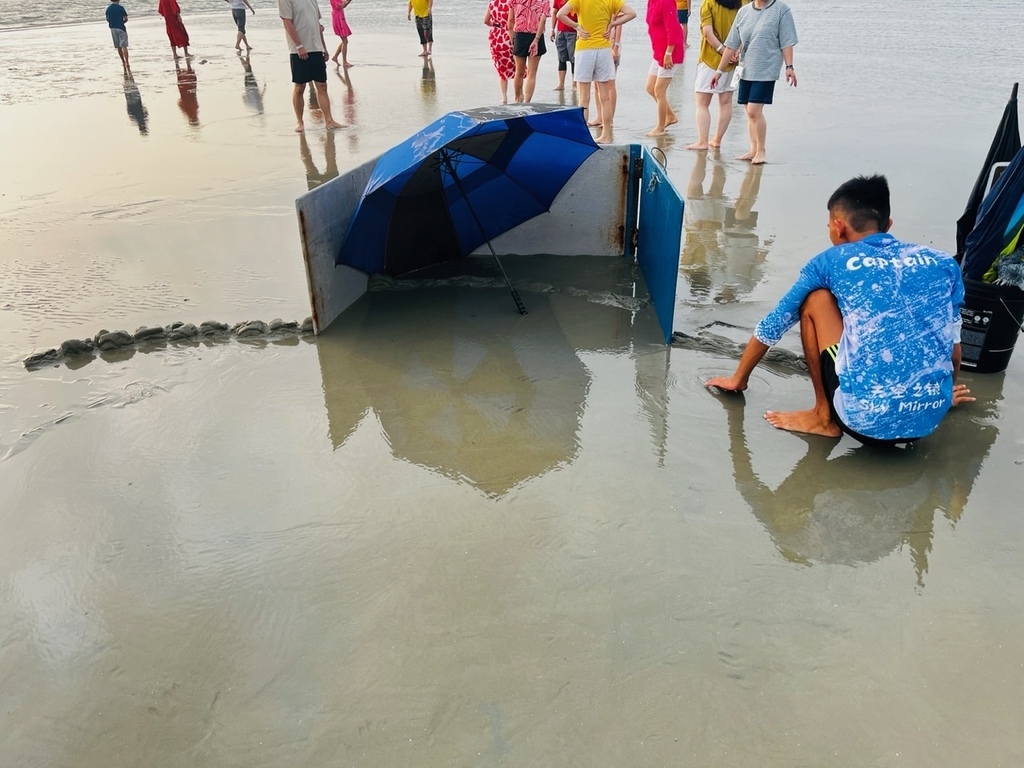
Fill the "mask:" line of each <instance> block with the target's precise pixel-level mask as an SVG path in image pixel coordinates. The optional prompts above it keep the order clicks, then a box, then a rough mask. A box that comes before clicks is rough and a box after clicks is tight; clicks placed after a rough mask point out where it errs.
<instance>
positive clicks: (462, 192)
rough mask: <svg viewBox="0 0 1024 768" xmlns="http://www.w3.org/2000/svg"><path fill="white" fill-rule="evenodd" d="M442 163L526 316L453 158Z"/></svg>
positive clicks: (520, 312) (506, 283) (517, 304)
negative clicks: (460, 177)
mask: <svg viewBox="0 0 1024 768" xmlns="http://www.w3.org/2000/svg"><path fill="white" fill-rule="evenodd" d="M441 162H442V163H444V167H445V170H447V171H448V173H449V174H451V177H452V180H453V181H454V182H455V187H456V188H457V189H458V190H459V194H460V195H462V199H463V200H465V201H466V207H467V208H468V209H469V214H470V216H472V217H473V221H475V222H476V225H477V227H479V228H480V234H482V235H483V236H484V242H485V243H487V250H489V251H490V252H491V256H493V257H494V262H495V263H496V264H497V265H498V269H500V270H501V276H502V277H503V278H505V285H507V286H508V290H509V292H510V293H511V294H512V299H513V301H515V303H516V309H518V310H519V314H520V315H525V314H526V305H525V304H523V300H522V299H521V298H519V291H517V290H516V289H515V286H514V285H512V281H511V280H509V279H508V274H507V273H506V272H505V267H503V266H502V264H501V259H499V258H498V254H497V253H495V251H494V246H493V245H491V240H490V238H488V237H487V234H486V233H485V232H484V225H483V224H482V223H481V221H480V219H479V218H478V217H477V215H476V211H475V210H473V206H472V205H471V204H470V202H469V198H468V197H466V190H464V189H463V188H462V182H461V181H460V180H459V177H458V174H456V173H455V168H454V167H453V165H452V161H451V158H450V157H448V155H447V153H442V154H441Z"/></svg>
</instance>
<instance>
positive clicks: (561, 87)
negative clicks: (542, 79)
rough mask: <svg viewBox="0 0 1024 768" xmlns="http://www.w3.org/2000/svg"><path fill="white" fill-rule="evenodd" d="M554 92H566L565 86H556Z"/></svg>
mask: <svg viewBox="0 0 1024 768" xmlns="http://www.w3.org/2000/svg"><path fill="white" fill-rule="evenodd" d="M552 90H555V91H564V90H565V86H564V85H556V86H555V87H554V88H553V89H552Z"/></svg>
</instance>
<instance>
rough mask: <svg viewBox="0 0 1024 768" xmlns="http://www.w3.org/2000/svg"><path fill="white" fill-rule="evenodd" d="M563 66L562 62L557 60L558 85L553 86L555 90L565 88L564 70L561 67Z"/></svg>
mask: <svg viewBox="0 0 1024 768" xmlns="http://www.w3.org/2000/svg"><path fill="white" fill-rule="evenodd" d="M564 66H565V64H564V63H563V62H559V64H558V67H559V69H558V85H556V86H555V90H556V91H564V90H565V70H564V69H562V67H564Z"/></svg>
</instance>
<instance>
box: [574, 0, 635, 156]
mask: <svg viewBox="0 0 1024 768" xmlns="http://www.w3.org/2000/svg"><path fill="white" fill-rule="evenodd" d="M571 13H575V14H576V21H573V20H572V19H571V18H569V14H571ZM556 18H557V19H558V20H559V21H561V22H562V23H563V24H566V25H568V26H570V27H573V28H574V29H575V30H576V82H577V83H578V84H579V103H580V104H584V105H586V104H589V103H590V85H591V83H597V97H598V99H600V101H601V107H602V110H601V111H602V118H603V120H602V124H601V132H600V133H599V134H598V136H597V138H596V139H595V141H596V142H597V143H598V144H610V143H611V141H612V119H613V118H614V116H615V60H614V57H613V56H612V43H611V40H610V37H611V34H612V32H613V31H614V30H615V28H616V27H620V26H622V25H623V24H625V23H626V22H628V21H630V20H632V19H634V18H636V11H634V10H633V9H632V8H630V7H629V6H628V5H626V4H625V3H623V2H622V0H569V2H567V3H566V4H565V5H563V6H562V7H561V8H559V9H558V14H557V16H556ZM583 116H584V118H586V117H587V107H586V106H584V107H583Z"/></svg>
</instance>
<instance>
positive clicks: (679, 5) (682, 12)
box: [676, 0, 690, 48]
mask: <svg viewBox="0 0 1024 768" xmlns="http://www.w3.org/2000/svg"><path fill="white" fill-rule="evenodd" d="M676 18H677V19H679V26H680V27H682V28H683V48H689V46H688V45H687V44H686V25H687V24H689V23H690V0H676Z"/></svg>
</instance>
